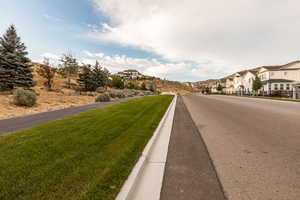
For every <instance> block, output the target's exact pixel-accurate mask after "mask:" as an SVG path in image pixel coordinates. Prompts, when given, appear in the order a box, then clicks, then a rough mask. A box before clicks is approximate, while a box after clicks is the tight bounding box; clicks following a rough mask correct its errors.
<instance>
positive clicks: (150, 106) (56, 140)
mask: <svg viewBox="0 0 300 200" xmlns="http://www.w3.org/2000/svg"><path fill="white" fill-rule="evenodd" d="M172 99H173V96H171V95H162V96H151V97H144V98H139V99H135V100H131V101H128V102H123V103H119V104H116V105H112V106H107V107H104V108H100V109H95V110H92V111H88V112H85V113H81V114H78V115H74V116H72V117H68V118H65V119H62V120H57V121H53V122H50V123H46V124H42V125H39V126H36V127H33V128H30V129H26V130H24V131H19V132H16V133H14V134H11V135H7V136H3V137H0V199H30V200H32V199H103V200H110V199H114V198H115V196H116V195H117V194H118V192H119V190H120V188H121V186H122V185H123V183H124V181H125V180H126V178H127V177H128V175H129V173H130V172H131V170H132V168H133V166H134V165H135V163H136V162H137V160H138V158H139V157H140V155H141V153H142V151H143V149H144V147H145V145H146V144H147V142H148V140H149V139H150V138H151V136H152V134H153V132H154V130H155V129H156V127H157V125H158V124H159V122H160V120H161V118H162V116H163V115H164V113H165V111H166V109H167V108H168V106H169V104H170V102H171V101H172Z"/></svg>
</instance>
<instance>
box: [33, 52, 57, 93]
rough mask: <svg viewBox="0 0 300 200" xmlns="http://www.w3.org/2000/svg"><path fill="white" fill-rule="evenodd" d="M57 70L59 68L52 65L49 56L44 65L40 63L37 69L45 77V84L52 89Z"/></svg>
mask: <svg viewBox="0 0 300 200" xmlns="http://www.w3.org/2000/svg"><path fill="white" fill-rule="evenodd" d="M56 72H57V69H56V68H54V67H51V66H50V61H49V58H44V61H43V65H40V66H39V68H38V69H37V73H38V74H39V75H40V76H41V77H43V78H45V79H46V80H45V82H44V86H45V87H47V88H48V89H50V90H51V89H52V85H53V80H54V77H55V74H56Z"/></svg>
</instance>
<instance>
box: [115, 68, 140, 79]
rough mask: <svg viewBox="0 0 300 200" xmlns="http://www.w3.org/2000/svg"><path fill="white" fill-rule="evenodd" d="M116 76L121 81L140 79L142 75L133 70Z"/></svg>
mask: <svg viewBox="0 0 300 200" xmlns="http://www.w3.org/2000/svg"><path fill="white" fill-rule="evenodd" d="M116 76H119V77H121V78H123V79H129V80H136V79H139V78H141V77H142V74H141V73H140V72H138V71H137V70H135V69H127V70H124V71H123V72H118V73H117V74H116Z"/></svg>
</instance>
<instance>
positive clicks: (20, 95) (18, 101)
mask: <svg viewBox="0 0 300 200" xmlns="http://www.w3.org/2000/svg"><path fill="white" fill-rule="evenodd" d="M13 99H14V104H15V105H17V106H28V107H32V106H34V105H35V104H36V101H37V96H36V94H35V93H34V92H32V91H29V90H24V89H22V88H18V89H16V90H15V91H14V94H13Z"/></svg>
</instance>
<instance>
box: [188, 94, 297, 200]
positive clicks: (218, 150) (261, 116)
mask: <svg viewBox="0 0 300 200" xmlns="http://www.w3.org/2000/svg"><path fill="white" fill-rule="evenodd" d="M183 100H184V102H185V104H186V106H187V108H188V110H189V112H190V113H191V116H192V118H193V120H194V122H195V124H196V126H197V128H198V129H199V131H200V133H201V136H202V137H203V139H204V142H205V143H206V145H207V148H208V151H209V154H210V157H211V158H212V161H213V164H214V166H215V168H216V171H217V174H218V177H219V179H220V182H221V184H222V186H223V189H224V191H225V194H226V196H227V198H228V199H230V200H269V199H270V200H271V199H272V200H297V199H300V103H294V102H280V101H272V100H262V99H251V98H241V97H230V96H196V95H187V96H184V97H183Z"/></svg>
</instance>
